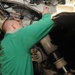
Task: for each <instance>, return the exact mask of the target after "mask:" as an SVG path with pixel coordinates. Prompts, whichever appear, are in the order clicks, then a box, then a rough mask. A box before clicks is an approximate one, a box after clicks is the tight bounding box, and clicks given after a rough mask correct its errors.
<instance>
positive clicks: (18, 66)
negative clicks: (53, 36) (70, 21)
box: [0, 7, 54, 75]
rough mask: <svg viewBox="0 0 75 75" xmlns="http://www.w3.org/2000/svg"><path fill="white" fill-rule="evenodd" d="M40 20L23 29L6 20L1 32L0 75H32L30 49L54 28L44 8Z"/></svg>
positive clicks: (17, 22)
mask: <svg viewBox="0 0 75 75" xmlns="http://www.w3.org/2000/svg"><path fill="white" fill-rule="evenodd" d="M42 15H43V16H42V19H40V20H39V21H38V22H36V23H33V24H32V25H29V26H25V27H23V26H22V25H21V23H20V22H19V20H18V21H17V20H6V21H5V22H4V23H3V24H2V30H3V31H4V32H5V33H6V34H5V36H4V39H3V40H2V41H1V50H0V65H1V66H0V69H1V74H2V75H34V72H33V65H32V58H31V54H30V49H31V48H32V46H34V45H35V44H36V43H37V42H39V41H40V40H41V39H42V38H43V37H44V36H46V35H47V34H48V32H49V31H50V30H51V29H52V27H53V26H54V22H53V21H52V20H51V15H50V14H49V9H48V8H47V7H44V9H43V12H42Z"/></svg>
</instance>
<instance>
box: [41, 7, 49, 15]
mask: <svg viewBox="0 0 75 75" xmlns="http://www.w3.org/2000/svg"><path fill="white" fill-rule="evenodd" d="M46 13H50V12H49V8H48V7H47V6H45V7H44V8H43V12H42V15H44V14H46Z"/></svg>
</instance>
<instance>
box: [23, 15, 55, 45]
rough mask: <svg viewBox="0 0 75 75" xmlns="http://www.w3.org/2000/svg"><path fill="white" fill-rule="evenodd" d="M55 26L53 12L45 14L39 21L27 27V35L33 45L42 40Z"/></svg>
mask: <svg viewBox="0 0 75 75" xmlns="http://www.w3.org/2000/svg"><path fill="white" fill-rule="evenodd" d="M53 26H54V22H53V21H52V20H51V14H45V15H44V16H43V17H42V18H41V19H40V20H39V21H38V22H36V23H33V24H31V25H29V26H27V28H26V36H23V39H24V37H28V38H29V39H28V40H29V44H30V43H31V46H32V45H34V44H36V43H37V42H38V41H40V40H41V39H42V38H43V37H44V36H45V35H47V34H48V32H49V31H50V30H51V29H52V27H53Z"/></svg>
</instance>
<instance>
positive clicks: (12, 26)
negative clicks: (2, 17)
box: [2, 19, 22, 33]
mask: <svg viewBox="0 0 75 75" xmlns="http://www.w3.org/2000/svg"><path fill="white" fill-rule="evenodd" d="M20 28H22V25H21V22H20V20H15V19H13V20H6V21H5V22H4V23H3V24H2V31H3V32H5V33H6V32H10V31H11V32H13V31H15V30H18V29H20Z"/></svg>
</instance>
